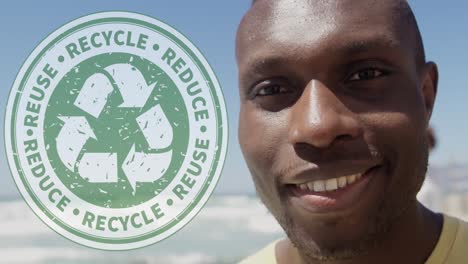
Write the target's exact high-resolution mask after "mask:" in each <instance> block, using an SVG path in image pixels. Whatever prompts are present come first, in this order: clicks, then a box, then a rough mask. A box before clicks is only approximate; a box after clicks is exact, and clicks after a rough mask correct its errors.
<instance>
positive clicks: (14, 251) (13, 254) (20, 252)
mask: <svg viewBox="0 0 468 264" xmlns="http://www.w3.org/2000/svg"><path fill="white" fill-rule="evenodd" d="M0 256H2V257H1V259H0V262H1V263H11V264H16V263H25V264H26V263H41V262H44V261H47V260H51V259H61V260H75V261H76V260H87V259H90V258H92V257H94V255H93V254H91V253H89V251H87V250H76V249H70V248H54V249H44V248H40V247H20V248H1V249H0Z"/></svg>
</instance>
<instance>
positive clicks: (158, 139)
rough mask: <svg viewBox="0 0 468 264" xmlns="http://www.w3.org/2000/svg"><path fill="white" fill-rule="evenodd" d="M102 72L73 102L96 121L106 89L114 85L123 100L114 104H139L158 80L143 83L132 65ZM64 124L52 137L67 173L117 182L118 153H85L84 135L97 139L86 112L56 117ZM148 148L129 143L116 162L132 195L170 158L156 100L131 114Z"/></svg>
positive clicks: (169, 137) (168, 129)
mask: <svg viewBox="0 0 468 264" xmlns="http://www.w3.org/2000/svg"><path fill="white" fill-rule="evenodd" d="M104 71H105V72H106V73H107V74H105V73H95V74H93V75H91V76H90V77H89V78H87V79H86V81H85V82H84V84H83V86H82V88H81V90H80V93H79V94H78V96H77V97H76V99H75V101H74V105H75V106H76V107H78V108H79V109H81V110H82V111H84V112H85V113H87V114H89V115H91V116H92V117H94V118H96V119H99V117H100V115H101V113H102V112H103V110H104V108H105V106H106V105H107V103H108V99H109V97H110V95H111V93H113V92H114V86H113V83H114V84H115V85H116V86H117V87H118V91H119V93H120V94H121V96H122V98H123V103H122V104H120V105H119V106H118V107H119V108H143V106H145V104H146V102H147V101H148V99H149V97H150V96H151V94H152V92H153V90H154V88H155V86H156V84H157V82H154V83H152V84H147V83H146V80H145V78H144V76H143V74H142V73H141V72H140V71H139V70H138V69H137V68H135V67H134V66H132V65H131V64H126V63H118V64H113V65H110V66H108V67H105V68H104ZM58 118H59V119H60V120H61V121H62V122H63V126H62V128H61V129H60V132H59V134H58V136H57V138H56V146H57V153H58V155H59V157H60V160H61V161H62V163H63V164H64V165H65V167H67V168H68V169H69V170H70V171H73V172H75V173H77V174H78V175H80V177H81V178H83V179H85V180H87V181H88V182H90V183H117V182H118V154H117V153H113V152H84V150H83V147H84V146H85V144H86V143H87V142H88V140H89V139H94V140H99V139H98V138H97V137H96V135H95V133H94V132H93V129H92V127H91V125H90V123H89V122H88V120H87V118H86V116H61V117H58ZM136 122H137V124H138V127H139V129H140V130H141V132H142V134H143V136H144V138H145V140H146V142H147V143H148V146H149V147H150V149H151V150H156V151H157V153H144V152H137V151H136V146H135V144H133V146H132V147H131V149H130V151H129V152H128V154H127V155H126V157H125V159H124V162H123V163H122V165H121V168H122V171H123V172H124V174H125V176H126V178H127V180H128V182H129V184H130V186H131V188H132V190H133V193H135V192H136V188H137V187H136V184H137V183H138V182H141V183H144V182H154V181H156V180H158V179H160V178H161V177H162V176H163V175H164V173H165V172H166V170H167V168H168V167H169V165H170V163H171V159H172V150H171V149H169V148H170V146H171V144H172V141H173V130H172V126H171V124H170V122H169V120H168V119H167V116H166V114H165V113H164V111H163V109H162V108H161V106H160V105H159V104H157V105H155V106H153V107H151V108H150V109H148V110H147V111H145V112H144V113H142V114H141V115H139V116H138V117H137V118H136Z"/></svg>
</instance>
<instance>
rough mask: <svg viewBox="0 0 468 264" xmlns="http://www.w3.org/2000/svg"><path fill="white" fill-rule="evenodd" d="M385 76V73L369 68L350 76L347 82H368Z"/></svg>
mask: <svg viewBox="0 0 468 264" xmlns="http://www.w3.org/2000/svg"><path fill="white" fill-rule="evenodd" d="M383 75H385V72H384V71H382V70H379V69H374V68H369V69H365V70H362V71H358V72H356V73H354V74H353V75H351V77H350V78H349V79H348V80H349V81H368V80H372V79H375V78H379V77H381V76H383Z"/></svg>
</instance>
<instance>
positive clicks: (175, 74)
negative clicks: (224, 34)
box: [5, 12, 228, 250]
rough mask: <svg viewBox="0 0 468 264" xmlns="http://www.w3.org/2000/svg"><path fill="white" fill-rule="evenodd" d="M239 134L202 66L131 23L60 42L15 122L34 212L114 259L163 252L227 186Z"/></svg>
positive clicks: (185, 47)
mask: <svg viewBox="0 0 468 264" xmlns="http://www.w3.org/2000/svg"><path fill="white" fill-rule="evenodd" d="M227 131H228V130H227V114H226V109H225V105H224V99H223V96H222V92H221V87H220V85H219V83H218V81H217V79H216V76H215V75H214V73H213V71H212V69H211V68H210V66H209V64H208V63H207V62H206V60H205V59H204V57H203V56H202V54H201V53H200V52H199V51H198V50H197V49H196V47H195V46H194V45H193V44H192V43H191V42H190V41H189V40H187V39H186V38H185V37H184V36H183V35H182V34H180V33H179V32H177V31H176V30H175V29H173V28H172V27H170V26H168V25H166V24H164V23H163V22H161V21H159V20H156V19H153V18H150V17H147V16H144V15H139V14H134V13H128V12H104V13H97V14H93V15H89V16H85V17H82V18H79V19H77V20H74V21H72V22H70V23H68V24H66V25H64V26H62V27H61V28H60V29H58V30H56V31H55V32H53V33H52V34H51V35H49V36H48V37H47V38H46V39H45V40H44V41H43V42H42V43H41V44H40V45H39V46H38V47H37V48H36V49H35V50H34V51H33V52H32V54H31V55H30V56H29V58H28V59H27V61H26V62H25V63H24V65H23V67H22V68H21V70H20V72H19V74H18V76H17V79H16V81H15V83H14V85H13V88H12V91H11V93H10V98H9V101H8V106H7V113H6V119H5V142H6V149H7V156H8V161H9V165H10V169H11V171H12V174H13V177H14V180H15V182H16V185H17V187H18V189H19V191H20V192H21V194H22V195H23V198H24V199H25V201H26V202H27V204H28V205H29V206H30V207H31V209H32V210H33V211H34V212H35V213H36V215H37V216H38V217H39V218H40V219H41V220H42V221H43V222H45V223H46V224H47V225H48V226H49V227H51V228H52V229H53V230H55V231H56V232H58V233H59V234H61V235H63V236H64V237H66V238H68V239H70V240H72V241H75V242H77V243H79V244H82V245H86V246H89V247H93V248H98V249H106V250H126V249H133V248H139V247H143V246H147V245H149V244H152V243H156V242H158V241H160V240H162V239H165V238H167V237H168V236H170V235H172V234H174V233H175V232H177V231H178V230H180V229H181V228H182V227H183V226H185V225H186V224H187V223H188V222H189V221H190V220H191V219H193V217H195V215H196V214H197V213H198V212H199V211H200V210H201V209H202V207H203V205H204V204H205V203H206V201H207V199H208V198H209V196H210V195H211V193H212V192H213V190H214V188H215V186H216V183H217V182H218V179H219V177H220V174H221V170H222V166H223V162H224V158H225V155H226V148H227Z"/></svg>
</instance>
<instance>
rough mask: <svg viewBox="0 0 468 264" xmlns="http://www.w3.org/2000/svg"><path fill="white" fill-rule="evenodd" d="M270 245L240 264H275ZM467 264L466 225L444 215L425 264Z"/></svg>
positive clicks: (467, 228)
mask: <svg viewBox="0 0 468 264" xmlns="http://www.w3.org/2000/svg"><path fill="white" fill-rule="evenodd" d="M277 242H278V241H275V242H273V243H271V244H270V245H268V246H266V247H265V248H263V249H262V250H260V251H259V252H257V253H255V254H254V255H252V256H250V257H248V258H246V259H245V260H243V261H241V262H240V264H277V263H276V257H275V246H276V243H277ZM466 263H468V223H466V222H463V221H461V220H459V219H456V218H453V217H450V216H447V215H444V224H443V226H442V233H441V234H440V238H439V241H438V242H437V244H436V247H435V248H434V251H432V254H431V255H430V256H429V258H428V259H427V261H426V263H425V264H466Z"/></svg>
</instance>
